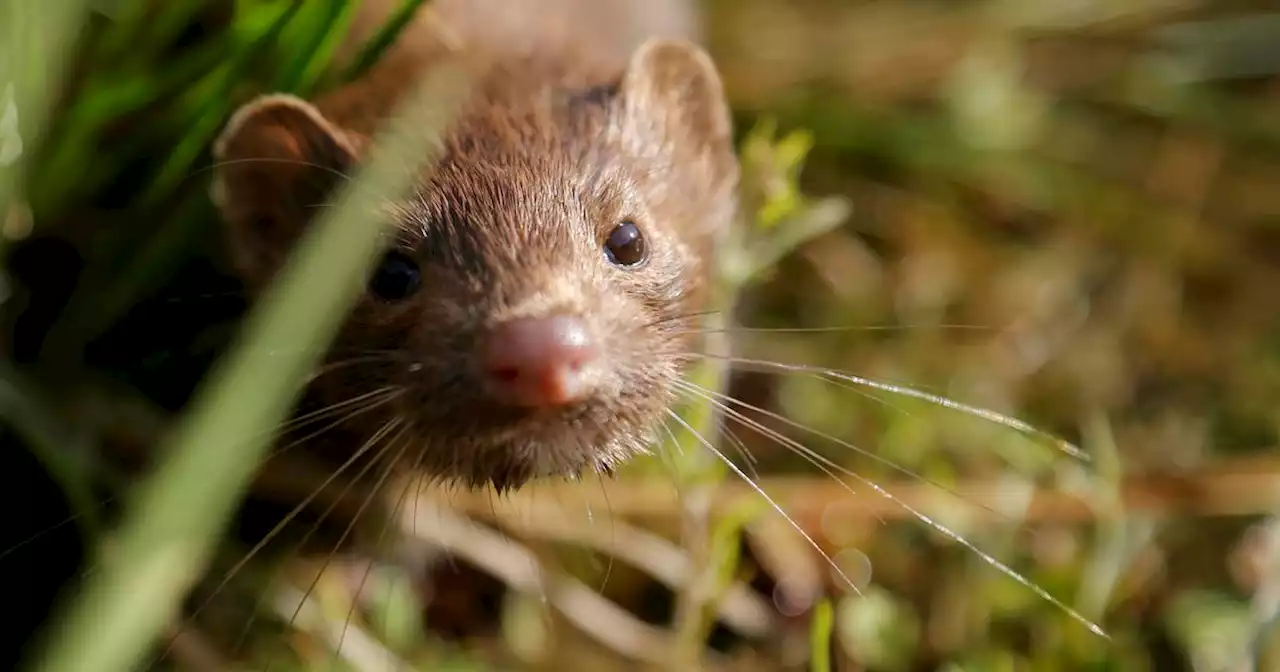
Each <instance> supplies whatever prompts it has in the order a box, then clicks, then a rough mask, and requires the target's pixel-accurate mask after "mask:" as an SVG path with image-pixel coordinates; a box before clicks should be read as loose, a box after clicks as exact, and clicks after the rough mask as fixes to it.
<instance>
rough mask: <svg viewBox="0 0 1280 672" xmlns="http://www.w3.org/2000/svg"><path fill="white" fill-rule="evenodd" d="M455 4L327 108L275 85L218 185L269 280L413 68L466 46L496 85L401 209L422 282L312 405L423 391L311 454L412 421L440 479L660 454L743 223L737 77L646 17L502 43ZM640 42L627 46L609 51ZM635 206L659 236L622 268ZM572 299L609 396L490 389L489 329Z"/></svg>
mask: <svg viewBox="0 0 1280 672" xmlns="http://www.w3.org/2000/svg"><path fill="white" fill-rule="evenodd" d="M592 1H593V2H596V3H598V4H599V6H601V7H606V6H613V7H614V8H615V9H617V8H620V7H624V6H625V4H626V3H625V2H624V3H623V4H619V3H618V2H614V1H613V0H592ZM634 2H642V0H634ZM436 4H437V5H439V6H440V7H439V8H438V11H440V12H441V14H440V15H439V16H438V18H439V19H440V20H442V21H445V20H447V19H449V17H450V16H452V17H454V20H453V22H452V23H451V24H450V23H448V22H447V21H445V24H446V27H447V28H449V29H450V30H452V31H453V35H452V37H450V38H449V40H443V39H433V38H432V37H431V35H433V33H430V32H423V33H419V34H417V35H416V36H414V39H415V40H417V41H416V42H412V43H410V44H408V46H403V45H402V46H400V47H398V48H397V50H396V51H393V52H392V53H391V55H390V56H389V57H388V59H387V60H386V61H385V62H384V63H382V64H381V65H380V66H378V67H376V68H375V69H374V70H373V71H372V72H370V73H369V75H368V76H366V77H365V78H364V79H363V80H361V81H358V82H355V83H353V84H351V85H348V86H347V87H345V88H343V89H340V90H338V91H335V92H332V93H330V94H328V95H326V96H323V97H321V98H320V99H319V100H317V101H316V103H315V104H314V106H313V105H312V104H309V103H305V102H302V101H299V100H297V99H293V98H289V97H281V96H275V97H264V98H262V99H259V100H257V101H254V102H252V103H250V104H249V105H247V106H246V107H245V109H244V110H242V111H241V112H240V113H239V114H237V116H236V118H235V119H233V120H232V122H231V123H230V124H229V125H228V128H227V130H226V131H225V132H224V134H223V136H222V137H221V138H220V139H219V142H218V143H217V146H216V148H215V153H216V155H217V156H216V158H217V159H218V161H219V164H220V167H219V169H218V172H217V178H216V182H215V200H217V202H218V203H219V206H220V208H221V210H222V212H223V215H224V218H225V219H226V221H227V224H228V226H229V230H230V232H231V243H232V246H233V250H234V252H235V258H236V259H237V262H238V264H239V268H240V269H241V272H242V274H243V276H244V278H245V280H246V281H247V282H248V284H249V285H250V286H251V287H255V288H260V287H261V286H262V285H263V284H264V283H266V282H267V281H268V280H269V279H270V278H271V277H272V274H273V273H274V272H275V270H276V269H278V268H279V266H280V264H281V263H283V261H284V260H285V259H286V258H287V254H288V251H289V248H290V247H291V244H292V242H293V241H294V240H296V238H297V235H298V233H299V232H300V231H301V230H302V229H303V228H304V227H305V226H306V225H307V223H308V222H309V221H310V219H311V218H312V216H313V215H314V212H315V207H316V206H318V205H320V204H322V203H323V202H325V201H326V200H327V199H328V198H329V197H331V195H332V190H333V188H334V187H335V186H337V185H340V184H341V183H342V182H343V178H342V177H341V176H342V175H345V174H349V173H350V172H351V169H352V167H353V165H354V164H355V163H356V162H358V161H359V158H360V155H361V153H362V152H363V151H364V149H365V147H366V146H367V144H368V138H369V136H370V135H371V134H372V133H373V132H375V131H376V130H377V128H378V127H379V126H380V124H381V122H382V121H383V120H384V119H385V117H386V115H387V114H388V113H389V110H390V109H391V107H392V105H393V104H394V102H395V100H396V99H397V97H398V96H399V95H400V94H401V93H402V92H403V90H404V85H405V83H406V82H408V81H412V79H411V78H412V77H413V76H416V74H417V73H418V72H419V70H420V69H421V68H422V67H425V66H428V65H430V63H431V62H432V61H433V60H434V59H436V58H442V57H444V55H445V54H446V53H450V54H452V55H454V56H460V57H461V58H462V60H463V61H464V62H466V63H467V64H468V67H470V69H471V71H472V73H473V75H474V77H475V84H476V86H475V91H476V93H475V96H474V98H473V99H472V100H471V101H470V102H469V104H468V105H467V106H466V107H465V109H464V111H463V113H462V115H461V116H460V117H459V118H457V119H456V120H455V122H454V124H453V126H452V127H451V129H450V131H449V132H448V134H447V137H446V138H445V152H444V153H443V155H442V159H441V160H440V162H439V163H438V164H437V165H436V166H435V168H434V170H433V171H432V172H431V173H430V177H427V178H424V180H423V183H422V184H421V185H420V188H419V189H418V191H417V194H416V198H414V199H411V200H410V201H408V202H406V203H401V204H397V205H396V210H397V212H399V213H400V226H399V229H398V234H397V236H396V238H397V240H396V241H395V246H396V247H397V248H398V249H399V250H401V251H404V252H406V253H408V254H410V255H412V257H413V258H414V259H416V260H417V262H418V264H419V265H420V268H421V271H422V280H423V282H422V290H420V291H419V292H418V293H417V294H416V295H415V296H413V297H412V298H410V299H409V300H407V301H404V302H401V303H395V304H387V303H384V302H381V301H379V300H377V299H376V298H375V297H372V296H370V297H369V298H367V299H366V300H363V301H362V302H361V303H360V304H359V305H358V306H357V307H356V309H355V310H354V311H353V313H352V315H351V316H350V318H349V319H348V321H347V323H346V325H345V326H344V327H343V329H342V330H341V333H340V335H339V336H338V339H337V342H336V343H335V345H334V347H333V350H332V352H331V353H330V355H329V358H328V360H329V363H340V362H343V361H344V360H349V359H351V358H356V357H367V356H369V355H370V354H371V353H380V354H378V355H377V357H376V358H375V359H374V360H370V361H367V362H362V363H360V364H356V365H351V366H344V367H340V368H336V369H334V370H333V371H332V372H329V373H325V374H323V375H318V376H317V377H316V380H315V381H314V382H313V384H312V385H311V387H310V389H309V391H308V395H309V403H310V404H312V405H313V406H325V405H329V404H334V403H339V402H342V401H345V400H347V399H350V398H352V397H355V396H358V395H360V394H363V393H366V392H370V391H372V390H375V389H377V388H379V387H382V386H387V385H393V386H398V387H401V388H403V389H404V390H406V393H405V394H403V395H402V396H400V397H399V398H397V399H396V400H395V401H394V402H393V403H391V404H388V405H385V406H384V407H381V408H379V409H378V410H376V411H373V412H370V413H367V414H364V415H361V416H359V417H358V418H356V419H353V420H351V421H349V422H348V423H347V425H346V429H345V430H344V431H342V432H337V433H329V434H327V435H326V438H325V439H324V442H323V443H321V439H316V440H313V441H312V442H311V445H310V446H309V449H310V450H311V451H312V452H315V453H320V452H326V451H328V452H331V453H332V455H331V457H332V458H333V459H335V460H336V459H342V458H343V457H345V456H346V455H349V454H350V453H351V451H353V450H354V449H355V448H357V447H358V446H359V445H360V443H362V442H363V441H364V440H365V439H367V438H368V436H370V435H372V434H373V433H374V432H375V431H376V430H378V429H379V428H380V427H382V426H383V425H384V424H385V423H386V422H388V421H390V420H391V419H392V418H399V419H401V420H403V421H404V422H405V424H406V426H407V434H406V435H405V436H406V437H407V438H408V439H409V440H410V441H411V443H410V444H409V446H410V450H409V451H408V452H407V453H406V454H405V455H404V456H403V458H402V460H401V462H402V463H403V464H405V465H408V466H416V467H417V468H420V469H421V470H422V471H423V472H424V473H426V474H429V475H432V476H436V477H440V478H444V479H449V480H456V481H460V482H463V483H466V484H471V485H479V484H493V485H495V486H497V487H499V488H506V487H516V486H519V485H520V484H522V483H524V482H525V481H527V480H529V479H530V478H534V477H539V476H548V475H562V476H572V475H576V474H578V473H580V472H582V471H584V470H605V471H607V470H609V469H610V468H611V467H613V466H614V465H617V464H618V463H619V462H621V461H623V460H625V459H627V458H628V457H629V456H631V455H634V454H636V453H637V452H640V451H643V450H644V449H645V447H646V446H647V445H648V443H649V442H650V441H651V440H652V439H653V438H654V431H655V430H656V429H657V428H658V427H659V425H660V423H661V421H662V420H663V412H664V409H665V407H666V406H667V404H668V402H669V401H670V397H671V384H672V382H673V381H674V380H675V379H676V378H677V376H679V375H680V370H681V367H680V363H681V361H682V359H683V358H682V356H681V353H683V352H686V351H687V350H688V349H689V347H691V344H690V343H689V341H688V339H687V338H686V337H685V336H684V335H682V334H683V333H684V332H687V331H688V330H689V329H690V327H691V325H692V323H691V322H690V320H689V319H687V318H689V317H690V316H692V315H693V314H695V313H696V312H698V311H699V310H701V309H702V305H701V302H702V300H703V293H704V292H703V290H704V289H705V285H706V281H707V274H708V272H709V268H708V264H707V263H706V262H707V260H708V259H709V255H710V250H711V249H712V246H713V245H714V241H715V239H716V238H717V236H718V235H719V234H720V233H721V232H722V231H723V230H724V229H725V228H726V227H727V226H728V225H729V224H730V220H731V219H732V216H733V208H734V197H733V194H734V191H735V187H736V181H737V164H736V160H735V158H734V156H733V151H732V149H733V148H732V142H731V134H730V130H731V129H730V121H729V117H728V111H727V108H726V105H725V101H724V98H723V93H722V91H721V84H720V80H719V77H718V76H717V74H716V71H715V68H714V66H713V65H712V63H711V61H710V59H709V58H708V57H707V56H706V55H705V54H704V53H703V52H702V51H701V49H700V48H698V47H696V46H694V45H693V44H692V43H690V42H688V41H684V40H676V39H662V38H655V37H651V35H662V34H670V33H671V32H672V31H671V30H670V29H668V28H660V27H655V28H654V29H653V30H649V31H648V34H649V36H646V39H640V38H638V37H637V35H640V34H642V32H643V31H640V32H638V29H642V28H644V26H637V25H626V26H624V27H623V29H624V30H625V32H626V35H625V36H620V37H618V39H617V40H616V42H613V43H611V42H610V41H609V40H608V39H607V37H608V32H607V31H606V30H594V29H595V28H600V27H601V26H600V25H599V24H596V25H591V24H588V25H582V26H581V28H580V29H579V30H578V31H577V32H575V33H574V35H575V36H576V35H579V34H581V35H590V36H591V39H583V40H581V41H571V40H570V39H569V37H567V36H566V35H564V34H562V33H556V32H550V31H548V30H545V29H544V30H543V32H541V33H538V32H534V33H533V34H531V35H529V36H526V37H528V38H529V39H527V40H526V41H524V42H521V43H518V44H517V43H513V42H507V43H502V42H500V40H499V39H498V38H500V37H501V34H499V33H498V32H495V31H497V30H498V29H497V28H493V26H488V24H485V23H484V22H483V21H482V20H481V19H483V18H484V16H483V15H479V14H475V13H465V10H462V9H461V7H462V5H460V4H458V3H455V2H448V1H442V2H438V3H436ZM484 4H485V3H478V4H477V5H475V6H474V9H472V10H470V11H471V12H479V11H482V10H483V6H484ZM514 4H515V5H521V3H519V2H517V3H514ZM579 5H581V3H580V2H579V1H578V0H556V1H554V2H545V0H543V1H542V2H539V3H537V8H538V10H539V11H547V12H553V9H552V8H555V7H561V8H568V9H574V8H578V7H579ZM522 6H524V7H525V10H524V11H526V12H528V11H532V10H530V9H529V7H530V6H529V5H527V4H526V5H522ZM636 6H637V7H638V6H639V5H636ZM513 11H514V10H513ZM451 13H452V14H451ZM515 13H517V14H518V11H516V12H515ZM604 13H605V14H607V13H608V12H604ZM620 15H621V14H615V16H620ZM564 16H568V14H562V15H561V18H563V17H564ZM462 18H465V19H466V20H462ZM548 21H549V20H548ZM500 24H501V25H503V26H507V27H508V29H509V28H510V27H511V26H518V25H520V21H518V20H516V19H515V18H512V17H511V16H509V15H508V16H507V20H506V21H505V23H502V22H500ZM539 25H541V24H539ZM547 25H550V23H547ZM484 26H488V27H487V28H484V29H483V30H482V29H481V27H484ZM416 29H417V30H419V31H425V30H426V29H425V28H422V27H421V26H418V27H417V28H416ZM486 31H488V32H486ZM494 35H497V36H498V37H494ZM450 40H457V41H455V42H450ZM539 40H542V41H541V42H540V41H539ZM498 44H505V45H506V46H503V47H501V48H499V47H498V46H496V45H498ZM521 44H523V45H526V46H524V47H522V46H520V45H521ZM622 45H625V47H626V49H627V53H626V56H625V58H621V59H620V58H616V57H614V56H612V55H609V54H608V53H606V52H607V51H608V49H607V48H606V47H610V48H612V49H614V50H617V49H618V48H619V47H620V46H622ZM259 159H267V161H261V160H259ZM624 219H631V220H632V221H635V222H636V223H637V224H638V225H639V226H640V227H641V229H642V231H643V232H644V234H645V237H646V241H647V243H648V247H649V250H650V256H649V259H648V261H647V262H646V263H645V264H643V266H641V267H639V268H636V269H621V268H617V267H614V266H612V265H610V264H609V263H608V262H607V261H606V259H605V257H604V254H603V252H602V249H601V246H602V242H603V240H604V238H605V237H606V236H607V235H608V233H609V231H610V230H611V229H612V227H613V226H615V225H616V224H617V223H619V222H621V221H623V220H624ZM554 311H560V312H569V313H573V314H576V315H579V316H581V317H582V318H584V319H585V320H586V323H587V324H588V326H589V328H590V329H591V330H592V331H593V332H594V334H595V335H596V337H597V338H598V339H599V340H600V342H601V343H602V346H603V352H604V353H605V357H606V358H607V363H606V366H605V367H603V369H604V373H603V374H602V380H601V383H602V385H601V387H600V391H599V393H598V394H596V395H595V396H594V397H593V398H591V399H589V400H588V401H586V402H584V403H581V404H578V405H575V406H572V407H569V408H565V409H561V410H555V411H542V412H529V411H520V410H516V409H511V408H507V407H503V406H500V405H497V404H495V403H493V402H491V401H489V400H488V399H487V398H486V397H485V396H483V395H482V394H481V393H480V391H479V390H480V389H481V387H480V385H479V384H478V383H477V376H478V375H479V372H478V371H477V370H476V369H475V366H474V364H473V362H472V357H473V356H472V349H473V348H474V343H475V342H476V341H477V338H478V336H479V335H480V334H482V333H483V330H484V329H485V328H486V327H488V326H490V325H492V324H494V323H495V322H497V321H500V320H503V319H507V318H510V317H514V316H522V315H541V314H547V313H550V312H554Z"/></svg>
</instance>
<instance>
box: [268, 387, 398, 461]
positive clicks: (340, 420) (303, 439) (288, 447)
mask: <svg viewBox="0 0 1280 672" xmlns="http://www.w3.org/2000/svg"><path fill="white" fill-rule="evenodd" d="M401 394H404V390H403V389H395V390H392V391H391V392H388V393H387V396H386V397H385V398H383V399H379V400H377V401H374V402H370V403H369V404H368V405H366V406H362V407H360V408H357V409H356V410H354V411H351V412H350V413H347V414H346V415H343V416H342V417H340V418H338V419H337V420H334V421H333V422H331V423H329V424H327V425H325V426H324V427H321V428H320V429H318V430H316V431H314V432H312V433H310V434H307V435H306V436H303V437H301V438H298V439H295V440H293V441H290V442H289V443H287V444H285V445H283V446H281V447H280V448H276V449H274V450H272V451H271V453H269V454H268V455H267V457H266V459H265V460H263V461H264V462H266V461H270V460H272V459H274V458H276V457H279V456H280V455H282V454H284V453H285V452H286V451H289V450H292V449H294V448H296V447H298V446H300V445H302V444H304V443H306V442H308V441H310V440H311V439H314V438H316V437H318V436H320V435H321V434H324V433H325V432H327V431H329V430H331V429H333V428H334V427H337V426H339V425H341V424H342V423H344V422H347V421H348V420H350V419H352V418H354V417H357V416H360V415H363V414H365V413H368V412H369V411H372V410H374V409H376V408H379V407H381V406H385V405H386V404H388V403H390V402H391V401H392V400H394V399H395V398H396V397H399V396H400V395H401ZM295 429H296V427H295Z"/></svg>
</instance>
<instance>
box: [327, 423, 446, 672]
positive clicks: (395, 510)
mask: <svg viewBox="0 0 1280 672" xmlns="http://www.w3.org/2000/svg"><path fill="white" fill-rule="evenodd" d="M408 448H409V442H408V441H406V442H405V444H404V445H403V446H401V447H400V450H399V451H398V452H397V453H396V457H395V459H394V460H392V465H394V464H395V462H396V461H398V460H399V459H400V458H401V457H403V455H404V452H405V451H406V450H407V449H408ZM423 457H424V453H422V452H419V453H418V457H417V458H416V459H415V460H414V461H413V462H414V463H413V468H412V469H410V470H409V472H408V473H410V474H416V473H418V467H419V466H420V465H421V464H422V460H423ZM390 473H391V471H390V470H388V471H387V472H386V474H384V475H383V479H381V480H385V478H386V476H387V474H390ZM381 480H380V482H379V484H378V485H377V486H376V487H375V488H374V490H373V492H371V493H370V494H369V496H370V498H372V497H374V496H375V495H377V494H378V493H380V492H381V491H382V487H383V485H382V483H381ZM416 486H417V481H416V480H414V479H413V478H412V477H411V478H410V479H409V482H407V483H405V486H404V490H403V491H402V492H401V493H400V497H398V498H397V499H396V504H395V506H394V507H392V509H391V515H390V516H388V517H387V519H386V520H384V521H383V523H382V530H381V531H380V532H378V538H377V540H376V541H375V542H374V545H375V547H378V548H380V547H381V546H382V542H383V540H384V539H386V536H387V532H388V531H390V530H391V527H392V523H393V522H395V521H398V520H399V519H400V508H401V507H403V506H404V503H405V500H406V499H407V498H408V496H409V492H410V491H411V490H414V489H415V488H416ZM415 501H416V498H415ZM372 570H373V562H372V560H370V561H369V562H368V563H367V564H366V565H365V570H364V575H363V576H361V577H360V583H359V584H358V585H356V589H355V591H353V592H352V595H351V607H350V608H349V609H348V610H347V617H346V619H345V620H343V622H342V632H341V634H339V635H338V645H337V646H336V647H334V652H333V654H334V662H337V658H338V657H339V656H340V655H341V653H342V643H343V641H345V640H346V638H347V628H348V627H349V626H350V625H351V619H352V618H353V617H354V616H355V610H356V605H358V604H359V600H360V597H361V594H362V593H364V585H365V583H366V582H367V581H368V580H369V573H370V572H371V571H372ZM392 589H393V588H392V587H390V586H388V590H392Z"/></svg>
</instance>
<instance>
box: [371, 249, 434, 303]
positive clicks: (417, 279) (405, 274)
mask: <svg viewBox="0 0 1280 672" xmlns="http://www.w3.org/2000/svg"><path fill="white" fill-rule="evenodd" d="M421 284H422V274H421V273H420V272H419V271H418V262H416V261H414V260H413V258H412V257H410V256H409V255H407V254H405V253H404V252H400V251H399V250H391V251H390V252H387V254H386V256H384V257H383V258H382V263H380V264H378V268H377V270H376V271H374V273H373V278H372V279H370V280H369V291H371V292H373V293H374V294H377V295H378V296H379V297H381V298H383V299H385V300H387V301H399V300H401V299H407V298H409V297H410V296H412V295H413V293H414V292H416V291H418V286H419V285H421Z"/></svg>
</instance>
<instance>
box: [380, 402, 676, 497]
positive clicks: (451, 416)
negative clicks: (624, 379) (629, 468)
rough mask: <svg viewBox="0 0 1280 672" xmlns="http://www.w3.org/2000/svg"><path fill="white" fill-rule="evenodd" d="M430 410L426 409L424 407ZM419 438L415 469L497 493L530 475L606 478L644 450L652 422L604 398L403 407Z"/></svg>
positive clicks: (413, 430)
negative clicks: (548, 404)
mask: <svg viewBox="0 0 1280 672" xmlns="http://www.w3.org/2000/svg"><path fill="white" fill-rule="evenodd" d="M426 409H430V410H429V411H427V412H424V410H426ZM401 413H402V414H403V417H405V419H406V420H408V421H409V422H408V424H409V426H410V427H411V428H412V429H411V432H412V433H413V434H414V435H416V436H415V437H414V438H415V439H416V443H417V444H418V445H419V446H420V450H421V451H422V452H421V459H420V462H419V465H418V468H420V469H422V470H424V471H427V472H433V473H434V474H435V475H437V476H440V477H442V478H445V479H456V480H461V481H464V482H467V483H470V484H472V485H486V484H487V485H493V486H495V487H498V488H499V489H505V488H511V487H519V486H520V485H523V484H524V483H525V482H527V481H530V480H533V479H535V478H544V477H570V478H572V477H577V476H582V475H585V474H589V473H592V472H604V473H609V472H611V471H612V469H613V468H614V467H615V466H617V465H618V464H620V463H621V462H622V461H624V460H625V459H627V458H629V457H631V456H634V455H636V454H638V453H641V452H643V451H644V450H645V447H646V446H647V445H648V443H649V441H648V437H649V434H650V427H649V426H648V425H649V424H653V425H655V426H656V425H657V424H659V420H657V419H656V418H657V417H658V416H655V420H654V421H653V422H652V423H648V422H646V421H645V419H642V418H640V417H638V416H637V415H636V411H635V410H632V411H631V412H628V413H618V412H617V411H616V405H615V404H613V403H610V401H609V400H600V399H596V400H588V401H584V402H581V403H578V404H573V405H568V406H561V407H556V408H545V409H525V408H518V407H507V406H499V405H490V404H487V403H467V404H463V405H458V404H456V403H455V404H450V405H448V406H447V407H432V406H427V405H423V406H419V407H418V408H417V409H408V408H402V409H401Z"/></svg>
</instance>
